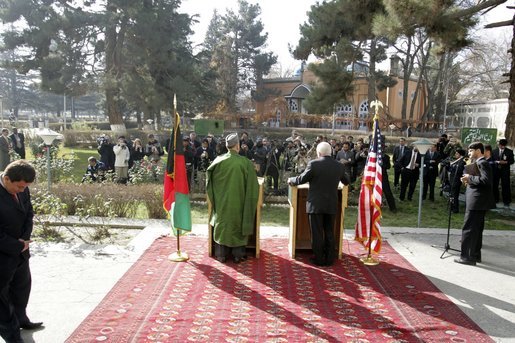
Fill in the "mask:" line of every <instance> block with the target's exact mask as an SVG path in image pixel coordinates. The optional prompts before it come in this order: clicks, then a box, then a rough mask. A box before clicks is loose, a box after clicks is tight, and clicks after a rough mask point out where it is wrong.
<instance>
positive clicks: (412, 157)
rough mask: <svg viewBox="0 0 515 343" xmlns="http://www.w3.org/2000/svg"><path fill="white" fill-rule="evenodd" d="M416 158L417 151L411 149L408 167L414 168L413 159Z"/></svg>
mask: <svg viewBox="0 0 515 343" xmlns="http://www.w3.org/2000/svg"><path fill="white" fill-rule="evenodd" d="M416 159H417V153H416V152H415V151H413V152H412V153H411V161H410V162H409V169H411V170H413V169H415V160H416Z"/></svg>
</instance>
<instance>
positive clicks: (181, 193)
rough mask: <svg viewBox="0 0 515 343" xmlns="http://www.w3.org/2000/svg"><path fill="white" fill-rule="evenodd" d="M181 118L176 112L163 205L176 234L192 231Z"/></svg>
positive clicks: (167, 162) (167, 163) (165, 178)
mask: <svg viewBox="0 0 515 343" xmlns="http://www.w3.org/2000/svg"><path fill="white" fill-rule="evenodd" d="M180 122H181V118H180V117H179V114H178V113H177V112H175V122H174V128H173V130H172V133H171V136H170V147H169V149H168V159H167V161H166V172H165V176H164V194H163V207H164V209H165V210H166V212H168V214H169V216H170V220H171V222H172V230H173V233H174V235H176V236H177V235H180V234H181V232H180V231H191V207H190V198H189V189H188V176H187V174H186V162H185V161H184V147H183V145H182V136H181V128H180V125H179V124H180Z"/></svg>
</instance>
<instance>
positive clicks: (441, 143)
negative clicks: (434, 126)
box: [436, 133, 449, 160]
mask: <svg viewBox="0 0 515 343" xmlns="http://www.w3.org/2000/svg"><path fill="white" fill-rule="evenodd" d="M447 143H449V140H448V139H447V135H446V134H445V133H443V134H442V135H441V136H440V138H438V142H437V143H436V147H437V150H438V152H439V153H440V157H441V159H442V160H443V159H445V158H447V157H448V156H447V155H445V153H444V151H445V147H446V146H447Z"/></svg>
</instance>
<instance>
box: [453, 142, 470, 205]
mask: <svg viewBox="0 0 515 343" xmlns="http://www.w3.org/2000/svg"><path fill="white" fill-rule="evenodd" d="M466 155H467V152H466V151H465V150H464V149H458V150H456V152H455V155H454V161H452V162H451V164H450V165H449V185H450V193H449V197H450V200H449V201H451V210H452V212H453V213H459V211H460V192H461V176H462V175H463V171H464V170H465V156H466Z"/></svg>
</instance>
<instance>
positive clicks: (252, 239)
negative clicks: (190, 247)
mask: <svg viewBox="0 0 515 343" xmlns="http://www.w3.org/2000/svg"><path fill="white" fill-rule="evenodd" d="M257 180H258V184H259V191H258V201H257V204H256V221H255V223H254V233H253V234H252V235H250V236H249V241H248V244H247V251H248V250H251V251H254V252H255V253H254V256H255V257H256V258H258V257H259V249H260V248H259V228H260V226H261V207H263V183H264V182H265V179H264V178H263V177H258V178H257ZM206 198H207V213H208V223H207V226H208V241H209V243H208V250H209V256H213V243H214V240H213V226H212V225H211V224H210V223H209V218H211V211H212V207H211V202H210V201H209V197H208V196H206Z"/></svg>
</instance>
